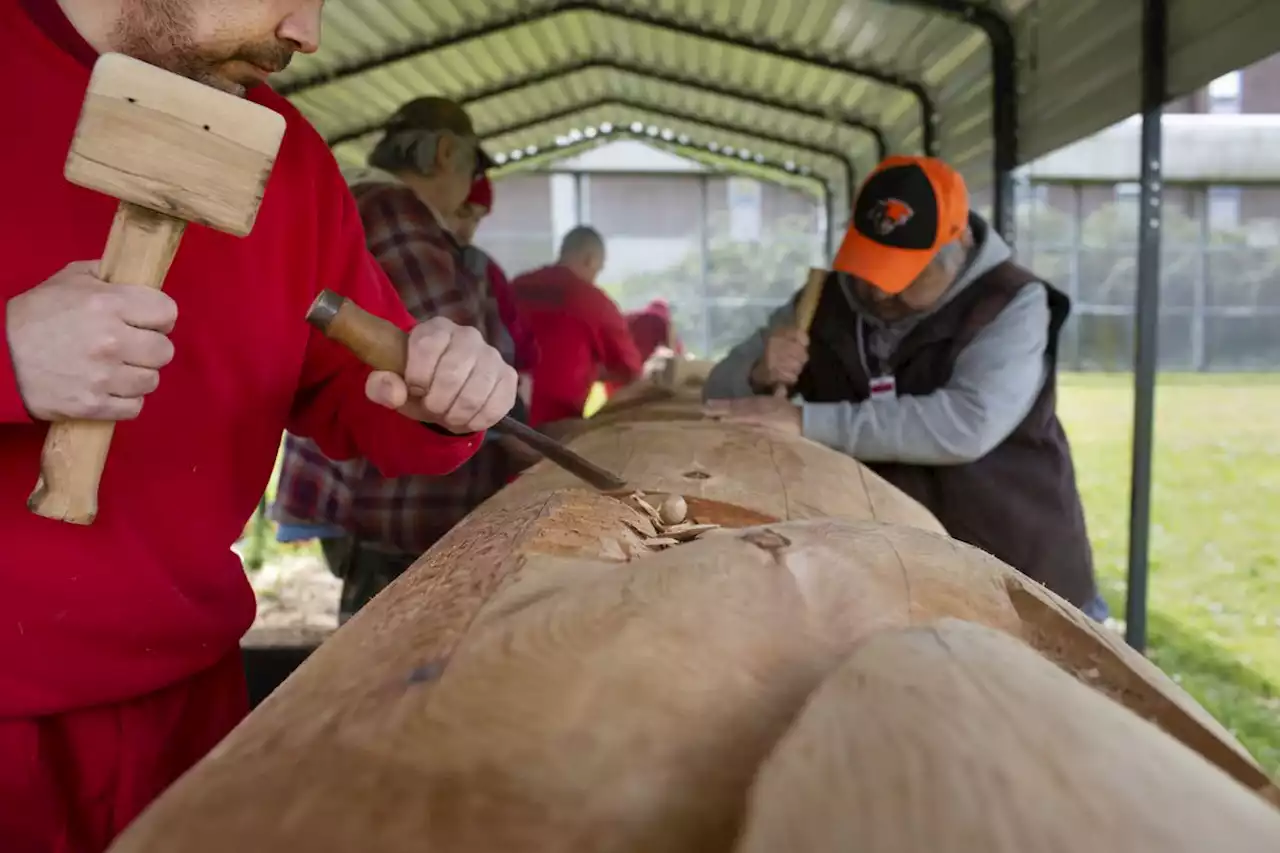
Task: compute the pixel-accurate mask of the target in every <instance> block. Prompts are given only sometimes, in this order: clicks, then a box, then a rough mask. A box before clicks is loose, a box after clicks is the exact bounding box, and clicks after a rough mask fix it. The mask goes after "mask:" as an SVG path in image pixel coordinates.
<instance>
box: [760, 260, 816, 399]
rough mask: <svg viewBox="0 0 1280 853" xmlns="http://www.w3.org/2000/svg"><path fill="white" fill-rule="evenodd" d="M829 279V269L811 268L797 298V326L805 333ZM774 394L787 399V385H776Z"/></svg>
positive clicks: (811, 322) (810, 324) (807, 331)
mask: <svg viewBox="0 0 1280 853" xmlns="http://www.w3.org/2000/svg"><path fill="white" fill-rule="evenodd" d="M826 280H827V271H826V270H824V269H818V268H817V267H810V268H809V278H808V280H806V281H805V283H804V290H802V291H800V298H799V299H797V300H796V324H795V325H796V328H797V329H799V330H800V331H802V332H804V333H805V334H808V333H809V327H810V326H812V325H813V315H814V314H815V313H817V310H818V298H819V297H821V296H822V285H823V282H825V281H826ZM773 396H775V397H777V398H779V399H785V398H786V397H787V396H788V394H787V386H786V385H782V384H779V385H775V386H774V387H773Z"/></svg>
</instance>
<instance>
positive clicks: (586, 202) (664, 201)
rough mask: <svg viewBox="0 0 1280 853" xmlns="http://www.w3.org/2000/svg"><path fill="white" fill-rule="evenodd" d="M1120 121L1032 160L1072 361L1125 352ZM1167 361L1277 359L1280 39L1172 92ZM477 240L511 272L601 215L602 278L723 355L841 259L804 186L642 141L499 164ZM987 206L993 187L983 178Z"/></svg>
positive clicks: (1134, 135)
mask: <svg viewBox="0 0 1280 853" xmlns="http://www.w3.org/2000/svg"><path fill="white" fill-rule="evenodd" d="M1140 132H1141V122H1140V121H1139V120H1138V119H1137V118H1136V117H1134V118H1130V119H1127V120H1125V121H1122V122H1120V123H1118V124H1116V125H1114V126H1112V127H1110V128H1107V129H1106V130H1103V131H1101V132H1099V133H1098V134H1095V135H1094V136H1093V137H1090V138H1088V139H1085V140H1082V141H1080V142H1077V143H1074V144H1072V145H1069V146H1066V147H1064V148H1062V149H1060V150H1059V151H1056V152H1054V153H1052V154H1050V155H1048V156H1046V157H1043V158H1041V159H1040V160H1038V161H1036V162H1035V163H1032V164H1030V165H1029V166H1027V167H1026V168H1024V169H1023V170H1021V172H1020V174H1019V176H1018V185H1017V213H1018V216H1017V232H1016V234H1015V235H1014V237H1015V245H1016V249H1017V251H1018V255H1019V257H1020V259H1021V260H1022V261H1023V262H1024V263H1027V264H1028V265H1029V266H1031V267H1032V268H1033V269H1035V270H1036V271H1037V272H1040V273H1041V274H1043V275H1044V276H1045V277H1046V278H1048V279H1049V280H1050V281H1052V282H1054V283H1055V284H1056V285H1058V286H1059V287H1061V288H1062V289H1064V290H1066V291H1067V292H1068V293H1070V294H1071V296H1072V297H1073V299H1074V300H1075V305H1076V309H1075V312H1074V314H1073V317H1072V320H1071V322H1070V323H1069V324H1068V326H1067V328H1066V329H1065V330H1064V337H1063V342H1062V348H1061V358H1062V362H1063V366H1064V367H1065V368H1066V369H1077V370H1128V369H1130V367H1131V359H1132V352H1133V328H1134V320H1133V306H1134V301H1135V295H1136V283H1137V280H1136V258H1137V236H1138V214H1139V211H1138V184H1137V179H1138V165H1139V164H1138V151H1139V146H1138V135H1139V134H1140ZM1164 136H1165V152H1164V158H1163V160H1164V162H1163V163H1162V166H1163V173H1164V179H1165V182H1166V183H1165V215H1164V224H1163V227H1164V229H1165V239H1164V255H1163V263H1162V269H1161V279H1162V291H1161V293H1162V296H1161V298H1162V306H1161V308H1162V310H1161V330H1160V352H1161V364H1162V367H1163V368H1164V369H1166V370H1182V371H1231V370H1274V369H1276V368H1277V367H1280V55H1278V56H1275V57H1272V58H1270V59H1267V60H1263V61H1262V62H1259V63H1257V64H1255V65H1253V66H1251V67H1249V68H1246V69H1243V70H1240V71H1235V72H1232V73H1230V74H1227V75H1224V76H1223V77H1221V78H1219V79H1218V80H1215V81H1214V82H1213V83H1212V84H1210V85H1209V86H1208V87H1206V88H1204V89H1202V90H1200V91H1197V92H1194V93H1192V94H1191V95H1189V96H1187V97H1185V98H1181V99H1179V100H1178V101H1175V102H1174V103H1172V104H1170V105H1169V107H1168V108H1167V113H1166V117H1165V131H1164ZM497 193H498V199H497V202H496V205H495V209H494V213H493V215H492V216H490V217H489V218H488V219H487V220H486V221H485V223H484V225H483V226H482V228H481V231H480V234H479V236H478V241H479V242H480V243H481V244H482V245H483V246H484V247H485V248H486V249H488V250H489V251H491V252H492V253H493V254H494V255H495V257H497V259H498V260H499V261H500V262H501V263H502V264H503V265H504V266H505V267H506V268H507V269H508V270H509V271H511V272H512V273H513V274H514V273H516V272H518V271H520V270H523V269H528V268H531V267H534V266H538V265H541V264H545V263H548V262H549V261H550V260H551V259H552V257H553V255H554V253H555V250H556V247H557V246H558V244H559V240H560V237H561V236H562V235H563V234H564V233H565V232H567V231H568V230H569V229H570V228H572V227H573V226H575V225H577V224H579V223H586V224H590V225H593V226H595V227H596V228H599V229H600V230H601V231H602V232H603V233H604V234H605V235H606V237H607V238H608V240H609V247H608V248H609V257H608V266H607V268H606V270H605V273H604V276H603V277H602V279H601V283H602V284H603V285H604V286H605V287H606V289H608V290H609V291H610V293H611V294H612V295H613V296H614V297H615V298H616V299H617V300H618V301H619V303H620V304H621V305H622V307H623V308H624V309H625V310H633V309H636V308H639V307H641V306H642V305H644V304H646V303H647V302H648V301H649V300H650V299H653V298H656V297H661V298H664V299H667V300H668V301H669V302H670V303H671V304H672V306H673V308H674V312H673V313H674V320H675V323H676V327H677V329H678V330H679V334H680V336H681V337H682V338H683V339H684V341H685V343H686V346H687V347H688V348H689V350H690V351H691V352H693V353H695V354H697V355H700V356H709V357H716V356H718V355H719V354H720V353H722V352H723V351H724V350H725V349H726V348H727V347H728V346H730V345H732V344H733V343H734V342H735V341H737V340H738V339H740V338H741V336H742V335H743V334H745V333H746V332H747V331H748V330H750V329H751V328H753V327H755V326H757V325H758V324H759V323H761V322H762V321H763V320H764V318H765V316H766V315H767V313H768V311H769V310H770V309H771V308H772V307H774V306H776V305H777V304H779V303H780V302H781V301H782V300H784V299H786V298H787V297H789V296H790V295H791V294H792V293H793V292H794V291H795V289H796V288H797V287H799V286H800V284H801V283H802V282H803V280H804V274H805V271H806V269H807V268H808V266H809V265H810V264H815V263H817V264H823V263H826V262H827V259H826V258H825V254H826V252H825V249H824V248H823V235H824V232H825V229H826V212H825V208H824V206H823V204H822V201H821V199H819V198H818V197H817V196H816V195H814V194H810V193H809V192H806V191H803V190H801V189H797V188H793V187H786V186H781V185H778V184H774V183H770V182H759V181H756V180H754V179H752V178H745V177H735V176H730V175H728V174H727V173H724V172H718V171H713V170H711V169H709V168H708V167H706V166H704V165H702V164H701V163H698V162H694V161H692V160H688V159H685V158H683V157H679V156H676V155H675V154H672V153H669V152H667V151H663V150H659V149H657V148H654V147H650V146H648V145H645V144H644V143H641V142H636V141H613V142H609V143H606V144H604V145H602V146H601V147H599V148H596V149H594V150H591V151H588V152H587V153H585V154H582V155H579V156H577V157H574V158H571V159H566V160H562V161H559V162H557V163H555V164H554V165H551V166H548V167H546V171H539V172H527V173H517V174H514V175H511V176H509V177H505V178H502V179H501V180H500V181H499V184H498V188H497ZM974 204H975V207H976V208H978V209H979V210H982V209H985V208H988V207H989V193H986V192H979V193H976V194H975V199H974Z"/></svg>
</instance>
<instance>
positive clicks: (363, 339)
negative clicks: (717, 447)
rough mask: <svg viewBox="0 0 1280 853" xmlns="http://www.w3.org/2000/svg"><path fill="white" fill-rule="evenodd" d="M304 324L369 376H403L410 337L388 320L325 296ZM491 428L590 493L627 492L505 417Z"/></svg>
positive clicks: (564, 449) (610, 476)
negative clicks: (363, 366) (335, 345)
mask: <svg viewBox="0 0 1280 853" xmlns="http://www.w3.org/2000/svg"><path fill="white" fill-rule="evenodd" d="M307 322H308V323H310V324H311V325H313V326H315V327H316V328H317V329H319V330H320V331H321V332H323V333H324V334H325V335H326V336H327V337H329V338H332V339H333V340H335V341H337V342H338V343H340V344H342V345H343V346H345V347H346V348H347V349H349V350H351V352H352V353H354V354H355V356H356V358H358V359H360V360H361V361H362V362H364V363H365V364H367V365H369V366H370V367H372V368H373V369H374V370H385V371H387V372H389V373H395V374H397V375H399V376H403V375H404V371H405V367H406V366H407V365H408V361H409V336H408V335H407V334H405V332H404V330H403V329H401V328H400V327H398V326H397V325H396V324H394V323H392V322H391V321H390V320H386V319H383V318H382V317H378V316H377V315H374V314H370V313H369V312H368V311H366V310H364V309H363V308H361V307H360V306H359V305H356V304H355V303H354V302H352V301H351V300H350V299H347V298H346V297H344V296H340V295H339V294H337V293H334V292H333V291H331V290H325V291H322V292H321V293H320V295H319V296H317V297H316V300H315V302H313V303H312V304H311V310H309V311H308V312H307ZM493 428H494V430H495V431H497V432H502V433H506V434H507V435H512V436H514V437H516V438H517V439H519V440H520V441H523V442H524V443H525V444H527V445H528V446H529V447H530V448H532V449H533V450H536V451H537V452H538V453H540V454H542V455H543V456H544V457H546V458H547V459H548V460H550V461H551V462H554V463H555V464H556V465H559V466H560V467H561V468H563V469H565V470H566V471H568V472H569V473H570V474H573V475H574V476H575V477H578V478H579V479H580V480H582V481H583V482H585V483H587V484H588V485H590V486H593V487H594V488H597V489H600V490H602V491H611V490H618V489H625V488H626V487H627V483H626V481H625V480H623V479H622V478H621V477H618V476H617V475H616V474H612V473H610V472H609V471H606V470H604V469H603V468H601V467H599V466H598V465H596V464H594V463H593V462H591V461H590V460H588V459H585V458H583V457H582V456H579V455H578V454H577V453H574V452H573V451H572V450H570V449H569V448H567V447H565V446H564V445H562V444H561V443H560V442H558V441H556V440H555V439H553V438H551V437H550V436H546V435H543V434H542V433H540V432H538V431H537V430H535V429H534V428H533V427H530V426H528V425H526V424H522V423H520V422H519V421H517V420H515V419H513V418H511V417H510V416H504V417H503V418H502V420H501V421H499V422H498V423H496V424H494V425H493Z"/></svg>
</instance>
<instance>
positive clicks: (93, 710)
mask: <svg viewBox="0 0 1280 853" xmlns="http://www.w3.org/2000/svg"><path fill="white" fill-rule="evenodd" d="M319 30H320V3H319V2H317V0H275V2H272V3H263V2H260V0H223V2H220V3H213V2H196V0H165V2H163V3H161V2H159V0H60V1H59V2H55V0H18V2H4V3H0V75H2V76H3V79H5V80H8V81H10V82H11V84H12V85H9V86H6V87H4V89H3V92H2V93H0V111H3V113H4V114H5V115H10V116H28V117H37V118H38V120H35V121H29V122H26V123H24V125H23V132H22V133H6V134H3V135H2V136H0V154H2V155H3V158H4V162H6V163H9V164H11V165H12V166H13V167H14V168H12V169H11V170H10V175H9V186H8V188H7V192H6V193H5V194H4V197H3V200H0V248H3V250H4V251H3V254H4V257H5V259H6V263H5V270H4V274H3V276H0V331H2V332H3V336H4V340H3V345H0V470H3V471H4V477H2V478H0V539H2V540H3V541H4V543H5V557H4V561H3V563H0V576H2V577H3V581H4V589H5V594H4V599H3V604H2V605H0V850H3V851H4V853H99V851H102V850H103V849H105V848H106V847H107V845H108V844H109V843H110V841H111V840H112V838H113V837H115V836H116V835H117V834H118V833H119V832H120V831H121V830H122V829H123V828H124V827H125V826H126V825H127V824H128V823H129V822H130V821H131V820H132V819H133V818H134V817H135V816H136V815H137V814H138V813H139V812H140V811H141V810H142V809H143V808H145V807H146V806H147V805H148V803H150V802H151V800H153V799H154V798H155V797H156V796H158V795H159V794H160V793H161V792H162V791H163V790H164V788H166V787H167V786H168V785H169V784H170V783H171V782H172V781H173V780H174V779H176V778H177V777H178V776H179V775H180V774H182V773H183V772H185V771H186V770H187V769H188V768H189V767H190V766H191V765H192V764H193V763H194V762H196V761H197V760H199V759H200V757H201V756H202V755H203V754H204V753H205V752H206V751H208V750H209V749H210V748H211V747H213V746H214V745H215V744H216V743H217V742H218V740H220V739H221V738H222V736H223V735H224V734H225V733H226V732H227V731H229V730H230V729H231V728H232V727H233V726H234V725H235V724H236V723H237V722H238V721H239V719H240V718H241V717H242V716H243V714H244V713H245V712H246V710H247V699H246V695H245V685H244V674H243V670H242V666H241V663H240V656H239V648H238V645H239V640H240V638H241V636H242V635H243V634H244V632H245V631H246V630H247V629H248V627H249V626H250V624H251V623H252V621H253V618H254V609H255V602H254V595H253V591H252V589H251V588H250V586H249V583H248V581H247V579H246V576H245V574H244V571H243V569H242V567H241V565H240V561H239V559H238V558H237V557H236V556H235V555H234V553H233V552H232V550H231V545H232V543H233V542H234V541H235V540H236V538H237V537H238V536H239V534H240V532H241V531H242V530H243V527H244V523H245V519H247V518H249V517H250V516H251V515H252V513H253V511H254V509H255V507H256V505H257V503H258V500H259V498H260V496H261V494H262V492H263V490H264V488H265V486H266V484H267V481H268V479H269V478H270V476H271V471H272V467H273V464H274V462H275V458H276V453H277V451H278V448H279V446H280V437H281V433H282V430H284V429H285V428H288V430H289V431H291V432H293V433H296V434H298V435H303V436H308V437H310V438H313V439H314V440H315V441H316V442H317V444H318V445H319V446H320V447H321V448H322V449H323V451H324V452H325V453H326V454H328V455H330V456H332V457H333V458H337V459H347V458H352V457H356V456H361V457H365V458H368V459H369V460H370V461H371V462H373V463H374V464H375V465H377V466H378V468H379V470H381V471H383V472H384V473H385V474H387V475H388V476H399V475H403V474H442V473H445V472H448V471H451V470H454V469H456V468H457V467H458V466H459V465H461V464H462V463H463V462H464V461H466V460H467V459H469V458H470V457H471V456H472V455H473V454H474V453H475V452H476V450H477V448H478V447H479V446H480V443H481V441H482V440H483V437H484V431H485V430H486V429H487V427H489V426H490V425H491V424H493V423H495V422H496V421H497V419H498V418H499V417H500V416H502V415H503V414H505V413H506V412H507V411H508V410H510V408H511V406H512V404H513V403H514V401H515V390H516V375H515V371H514V370H512V369H511V368H510V367H509V366H508V365H507V364H506V363H505V362H504V361H503V359H502V356H501V354H500V353H498V352H497V351H496V350H495V349H493V348H492V347H489V346H488V345H486V344H484V343H483V341H482V339H481V338H480V335H479V333H478V332H475V331H474V330H468V329H464V328H461V327H459V326H456V325H454V324H453V323H451V322H449V321H448V320H444V319H439V318H433V319H431V320H428V321H426V322H424V323H421V324H417V325H415V324H414V322H413V320H412V318H411V317H410V316H409V314H408V313H407V312H406V311H405V309H404V307H403V306H402V305H401V304H400V300H399V299H398V297H397V295H396V292H395V290H394V289H393V288H392V287H391V285H390V283H389V282H388V281H387V279H386V277H385V276H384V274H383V273H382V272H381V270H380V269H379V268H378V265H377V263H376V262H374V260H373V259H372V258H371V257H370V255H369V253H368V251H367V250H366V248H365V240H364V234H363V232H362V229H361V226H360V220H359V216H358V215H357V212H356V209H355V204H354V201H353V199H352V197H351V194H350V192H348V190H347V188H346V186H345V184H344V182H343V180H342V177H341V175H340V174H339V172H338V169H337V166H336V164H335V162H334V160H333V157H332V154H331V153H330V152H329V150H328V148H327V147H326V146H325V144H324V141H323V139H321V137H320V136H319V134H317V133H316V132H315V130H314V129H313V128H312V127H311V126H310V125H309V124H308V123H307V122H306V120H305V119H303V118H302V116H301V115H300V114H299V113H298V112H297V110H296V109H294V108H293V107H292V106H291V105H290V104H289V103H288V102H287V101H286V100H284V99H283V98H281V97H279V96H277V95H276V94H275V93H273V92H272V91H271V90H270V89H269V88H268V87H266V86H264V85H261V84H262V83H263V81H264V80H265V78H266V76H267V74H268V73H269V72H270V71H273V70H278V69H280V68H282V67H284V65H285V64H287V63H288V61H289V58H290V56H291V55H292V54H293V53H295V52H297V51H304V52H310V51H314V50H315V49H316V47H317V39H318V34H319ZM109 50H118V51H122V52H127V53H130V54H132V55H134V56H137V57H138V58H140V59H143V60H145V61H148V62H151V63H152V64H155V65H158V66H160V67H163V68H166V69H169V70H173V71H177V72H179V73H182V74H184V75H186V76H188V77H191V78H193V79H196V80H199V81H201V82H203V83H205V84H208V85H210V86H214V87H217V88H219V89H221V90H224V91H226V92H230V93H233V94H237V95H244V96H245V97H247V98H249V99H250V100H252V101H255V102H257V103H259V104H262V105H264V106H266V107H268V108H270V109H273V110H275V111H277V112H279V113H281V114H282V115H283V116H284V117H285V118H286V120H287V131H286V133H285V137H284V142H283V145H282V147H281V150H280V154H279V157H278V159H277V161H276V165H275V168H274V170H273V172H272V174H271V176H270V179H269V181H268V183H267V186H266V191H265V194H264V197H263V201H262V206H261V210H260V212H259V215H258V218H257V223H256V226H255V228H254V231H253V233H252V234H250V235H249V236H248V237H245V238H243V239H240V238H236V237H232V236H229V235H226V234H222V233H219V232H215V231H213V230H211V229H207V228H202V227H200V226H198V225H191V226H189V227H188V228H187V231H186V235H185V237H184V238H183V242H182V244H181V246H180V248H179V250H178V253H177V257H176V259H175V261H174V263H173V266H172V269H171V271H170V273H169V275H168V278H167V279H166V282H165V290H164V291H163V292H159V291H154V290H150V289H146V288H142V287H138V286H134V285H129V284H107V283H105V282H103V281H101V280H99V279H98V278H97V277H96V275H95V274H96V271H97V269H98V266H97V264H98V261H97V259H98V258H100V257H101V253H102V250H103V247H104V245H105V242H106V238H107V233H108V231H109V229H110V227H111V222H112V218H113V216H114V213H115V209H116V206H117V202H116V201H115V200H114V199H112V198H110V197H108V196H106V195H103V194H100V193H96V192H92V191H90V190H86V189H83V188H80V187H77V186H73V185H72V184H70V183H69V182H67V181H66V180H65V179H64V178H63V175H62V172H63V161H64V160H65V157H66V152H67V149H68V146H69V144H70V141H71V138H72V134H73V132H74V130H75V126H76V122H77V119H78V117H79V113H80V108H81V104H82V102H83V98H84V94H85V89H86V86H87V84H88V80H89V74H90V70H91V67H92V65H93V63H94V61H95V59H96V57H97V55H98V54H99V53H101V52H105V51H109ZM322 288H329V289H333V290H336V291H338V292H339V293H341V294H343V295H345V296H348V297H350V298H352V299H353V300H355V301H356V302H357V303H359V304H360V305H362V306H363V307H365V308H366V309H368V310H370V311H372V312H374V313H376V314H379V315H382V316H383V317H386V318H388V319H390V320H392V321H393V322H395V323H397V324H398V325H399V326H400V327H401V328H404V329H406V330H407V331H410V335H411V341H410V355H409V367H408V371H407V373H406V376H405V377H404V378H401V377H398V376H394V375H391V374H386V373H376V372H371V371H370V370H369V369H368V368H365V367H364V366H362V365H361V364H360V363H359V362H358V361H357V360H356V359H355V358H354V357H353V356H352V355H351V354H350V353H349V352H347V351H346V350H345V349H343V348H342V347H341V346H339V345H337V344H335V343H333V342H331V341H329V340H328V339H326V338H325V337H324V336H323V335H321V334H319V333H317V332H315V331H314V330H312V329H311V328H310V326H309V325H308V324H307V323H306V322H305V320H304V317H305V315H306V312H307V309H308V306H309V305H310V304H311V302H312V300H313V299H314V298H315V296H316V294H317V293H318V292H319V291H320V290H321V289H322ZM228 306H233V307H234V311H233V312H232V313H231V314H230V315H229V314H228ZM229 317H231V318H232V319H233V320H234V322H228V318H229ZM410 388H413V389H414V393H413V394H412V395H411V394H410ZM144 400H145V404H144ZM67 418H90V419H100V420H110V421H117V422H118V423H117V428H116V431H115V438H114V442H113V444H112V446H111V454H110V456H109V458H108V460H107V464H106V469H105V471H104V472H103V477H102V484H101V489H100V509H99V514H98V517H97V519H96V521H95V522H94V523H93V524H92V525H89V526H78V525H72V524H65V523H62V522H57V521H52V520H49V519H45V518H41V517H38V516H36V515H34V514H33V513H31V512H29V511H28V510H27V507H26V501H27V497H28V495H29V493H30V492H31V489H32V486H33V485H34V483H35V482H36V480H37V477H38V474H39V467H40V454H41V448H42V445H43V442H44V437H45V433H46V427H47V423H48V422H50V421H57V420H62V419H67Z"/></svg>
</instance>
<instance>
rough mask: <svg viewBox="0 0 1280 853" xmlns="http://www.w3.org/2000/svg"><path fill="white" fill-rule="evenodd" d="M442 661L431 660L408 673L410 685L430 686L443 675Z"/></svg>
mask: <svg viewBox="0 0 1280 853" xmlns="http://www.w3.org/2000/svg"><path fill="white" fill-rule="evenodd" d="M444 665H445V662H444V661H439V660H433V661H432V662H431V663H428V664H424V665H423V666H420V667H418V668H417V669H415V670H414V671H413V672H411V673H409V683H410V684H430V683H431V682H433V681H435V680H436V679H438V678H439V677H440V676H441V675H443V674H444Z"/></svg>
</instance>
